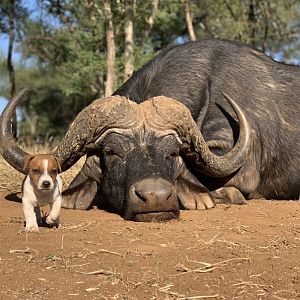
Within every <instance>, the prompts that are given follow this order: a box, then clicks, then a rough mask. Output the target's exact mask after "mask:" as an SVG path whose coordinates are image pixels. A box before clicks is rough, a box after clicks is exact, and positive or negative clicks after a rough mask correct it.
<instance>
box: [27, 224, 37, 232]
mask: <svg viewBox="0 0 300 300" xmlns="http://www.w3.org/2000/svg"><path fill="white" fill-rule="evenodd" d="M25 232H39V227H38V226H37V225H35V224H34V225H26V227H25Z"/></svg>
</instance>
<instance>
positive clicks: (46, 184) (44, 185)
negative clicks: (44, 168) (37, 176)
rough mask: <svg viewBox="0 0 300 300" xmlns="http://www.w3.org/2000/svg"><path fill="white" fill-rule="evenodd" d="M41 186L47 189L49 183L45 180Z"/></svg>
mask: <svg viewBox="0 0 300 300" xmlns="http://www.w3.org/2000/svg"><path fill="white" fill-rule="evenodd" d="M42 185H43V187H49V186H50V181H48V180H45V181H43V183H42Z"/></svg>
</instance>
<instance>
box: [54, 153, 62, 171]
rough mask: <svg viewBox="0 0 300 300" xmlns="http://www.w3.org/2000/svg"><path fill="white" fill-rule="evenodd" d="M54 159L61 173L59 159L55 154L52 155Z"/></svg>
mask: <svg viewBox="0 0 300 300" xmlns="http://www.w3.org/2000/svg"><path fill="white" fill-rule="evenodd" d="M54 159H55V161H56V163H57V166H58V171H59V172H58V173H61V166H60V162H59V159H58V158H57V157H55V156H54Z"/></svg>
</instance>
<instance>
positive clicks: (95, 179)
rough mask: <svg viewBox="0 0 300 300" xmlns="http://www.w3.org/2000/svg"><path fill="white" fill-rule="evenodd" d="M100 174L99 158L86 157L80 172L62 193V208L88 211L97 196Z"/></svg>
mask: <svg viewBox="0 0 300 300" xmlns="http://www.w3.org/2000/svg"><path fill="white" fill-rule="evenodd" d="M101 174H102V172H101V168H100V159H99V157H98V156H95V155H93V156H89V157H87V159H86V161H85V163H84V165H83V166H82V168H81V170H80V172H79V173H78V174H77V175H76V177H75V178H74V179H73V181H72V182H71V183H70V185H69V187H68V188H67V189H66V190H65V191H64V192H63V203H62V207H64V208H71V209H88V208H89V207H90V206H91V205H92V202H93V200H95V198H96V196H97V191H98V185H99V184H100V182H101Z"/></svg>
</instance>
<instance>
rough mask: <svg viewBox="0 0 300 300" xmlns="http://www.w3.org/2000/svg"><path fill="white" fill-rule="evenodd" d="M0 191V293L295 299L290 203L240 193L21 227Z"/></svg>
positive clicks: (11, 201) (297, 275)
mask: <svg viewBox="0 0 300 300" xmlns="http://www.w3.org/2000/svg"><path fill="white" fill-rule="evenodd" d="M17 201H18V198H17V197H16V195H13V194H10V192H9V191H2V192H1V193H0V243H1V247H0V299H299V298H300V202H299V201H264V200H254V201H249V202H248V204H246V205H243V206H234V205H232V206H225V205H218V206H217V207H216V208H214V209H212V210H209V211H182V212H181V218H180V220H178V221H172V222H169V223H134V222H129V221H124V220H123V219H122V218H121V217H119V216H118V215H115V214H110V213H107V212H105V211H100V210H98V209H92V210H89V211H74V210H63V211H62V222H63V227H61V228H59V229H50V228H41V229H40V233H38V234H25V233H24V232H22V228H23V215H22V206H21V203H19V202H17Z"/></svg>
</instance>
